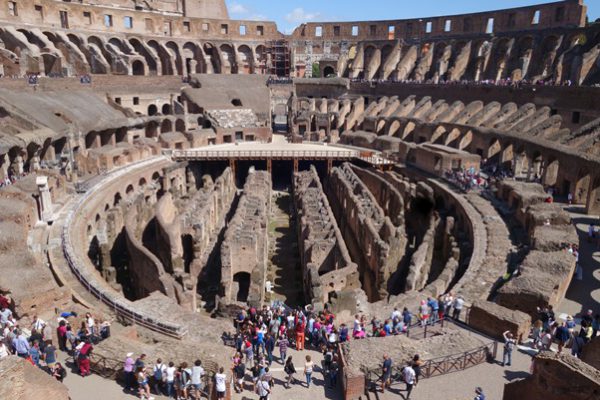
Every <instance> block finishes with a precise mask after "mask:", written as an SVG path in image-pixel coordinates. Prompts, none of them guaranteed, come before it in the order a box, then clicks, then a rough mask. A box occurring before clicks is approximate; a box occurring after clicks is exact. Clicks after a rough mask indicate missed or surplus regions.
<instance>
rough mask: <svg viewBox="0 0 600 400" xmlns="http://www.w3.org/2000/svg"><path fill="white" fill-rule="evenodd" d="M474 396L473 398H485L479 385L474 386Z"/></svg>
mask: <svg viewBox="0 0 600 400" xmlns="http://www.w3.org/2000/svg"><path fill="white" fill-rule="evenodd" d="M475 394H476V396H475V398H474V399H473V400H485V394H483V389H482V388H480V387H476V388H475Z"/></svg>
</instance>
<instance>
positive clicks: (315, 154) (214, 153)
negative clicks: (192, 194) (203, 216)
mask: <svg viewBox="0 0 600 400" xmlns="http://www.w3.org/2000/svg"><path fill="white" fill-rule="evenodd" d="M171 155H172V157H173V159H176V160H228V159H231V158H235V159H259V160H265V159H268V158H272V159H294V158H298V159H323V160H326V159H337V160H349V159H352V158H360V156H361V154H360V152H359V151H354V150H347V151H343V150H174V151H173V152H172V153H171Z"/></svg>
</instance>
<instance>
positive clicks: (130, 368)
mask: <svg viewBox="0 0 600 400" xmlns="http://www.w3.org/2000/svg"><path fill="white" fill-rule="evenodd" d="M134 364H135V362H134V361H133V358H131V357H127V358H126V359H125V365H124V366H123V371H125V372H133V366H134Z"/></svg>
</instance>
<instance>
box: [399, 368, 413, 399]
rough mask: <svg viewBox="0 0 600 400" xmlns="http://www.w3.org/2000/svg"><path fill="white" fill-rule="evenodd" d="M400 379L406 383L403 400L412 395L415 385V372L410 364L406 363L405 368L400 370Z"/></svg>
mask: <svg viewBox="0 0 600 400" xmlns="http://www.w3.org/2000/svg"><path fill="white" fill-rule="evenodd" d="M402 377H403V378H404V383H406V397H405V400H408V399H409V398H410V394H411V393H412V390H413V387H414V385H415V377H416V374H415V370H414V369H413V368H412V366H411V362H410V361H409V362H408V363H406V367H404V369H403V370H402Z"/></svg>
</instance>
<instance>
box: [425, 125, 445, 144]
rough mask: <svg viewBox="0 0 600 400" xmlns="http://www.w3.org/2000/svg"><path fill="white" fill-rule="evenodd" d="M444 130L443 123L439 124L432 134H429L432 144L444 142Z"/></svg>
mask: <svg viewBox="0 0 600 400" xmlns="http://www.w3.org/2000/svg"><path fill="white" fill-rule="evenodd" d="M446 132H447V130H446V127H445V126H443V125H439V126H438V127H437V128H435V130H434V131H433V134H432V135H431V138H430V139H429V141H430V142H431V143H434V144H443V143H444V135H445V134H446Z"/></svg>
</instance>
